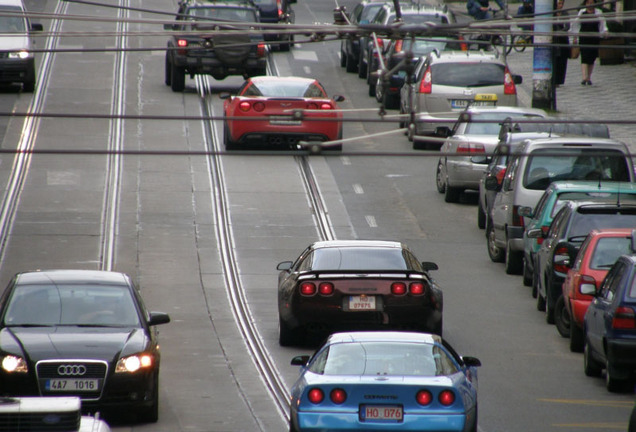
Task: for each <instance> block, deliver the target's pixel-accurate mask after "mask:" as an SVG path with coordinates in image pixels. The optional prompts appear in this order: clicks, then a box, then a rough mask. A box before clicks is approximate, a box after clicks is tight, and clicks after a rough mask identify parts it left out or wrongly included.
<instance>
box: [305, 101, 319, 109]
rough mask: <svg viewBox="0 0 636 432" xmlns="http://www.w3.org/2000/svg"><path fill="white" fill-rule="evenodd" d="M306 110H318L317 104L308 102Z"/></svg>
mask: <svg viewBox="0 0 636 432" xmlns="http://www.w3.org/2000/svg"><path fill="white" fill-rule="evenodd" d="M307 109H309V110H316V109H318V104H317V103H315V102H310V103H308V104H307Z"/></svg>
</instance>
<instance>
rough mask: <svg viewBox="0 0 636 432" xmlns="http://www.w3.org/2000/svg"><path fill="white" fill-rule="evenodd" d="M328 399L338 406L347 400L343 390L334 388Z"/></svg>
mask: <svg viewBox="0 0 636 432" xmlns="http://www.w3.org/2000/svg"><path fill="white" fill-rule="evenodd" d="M329 397H330V398H331V402H333V403H335V404H338V405H340V404H342V403H344V402H345V401H346V400H347V392H346V391H344V390H343V389H339V388H336V389H333V390H331V393H329Z"/></svg>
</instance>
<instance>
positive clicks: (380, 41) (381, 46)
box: [373, 38, 384, 57]
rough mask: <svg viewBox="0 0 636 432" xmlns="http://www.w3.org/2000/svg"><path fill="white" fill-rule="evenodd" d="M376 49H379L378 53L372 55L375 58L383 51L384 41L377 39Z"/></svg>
mask: <svg viewBox="0 0 636 432" xmlns="http://www.w3.org/2000/svg"><path fill="white" fill-rule="evenodd" d="M378 48H379V51H378V52H374V53H373V55H374V56H375V57H379V56H380V52H381V51H384V39H380V38H378Z"/></svg>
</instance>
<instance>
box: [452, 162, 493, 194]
mask: <svg viewBox="0 0 636 432" xmlns="http://www.w3.org/2000/svg"><path fill="white" fill-rule="evenodd" d="M487 167H488V166H487V165H484V164H476V163H473V162H472V161H471V160H470V158H469V157H466V158H464V157H462V158H449V159H448V160H447V161H446V174H447V175H448V184H449V185H450V186H452V187H463V188H466V189H472V190H479V180H480V179H481V178H482V177H483V175H484V172H485V171H486V168H487Z"/></svg>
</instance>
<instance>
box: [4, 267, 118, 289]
mask: <svg viewBox="0 0 636 432" xmlns="http://www.w3.org/2000/svg"><path fill="white" fill-rule="evenodd" d="M16 277H17V279H18V282H17V283H18V284H20V285H25V284H51V283H53V284H58V283H59V284H65V283H80V282H89V283H94V284H107V285H125V286H128V281H129V279H130V278H129V277H128V276H127V275H126V274H124V273H119V272H112V271H102V270H78V269H59V270H57V269H54V270H41V271H40V270H37V271H29V272H22V273H18V274H17V275H16Z"/></svg>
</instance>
